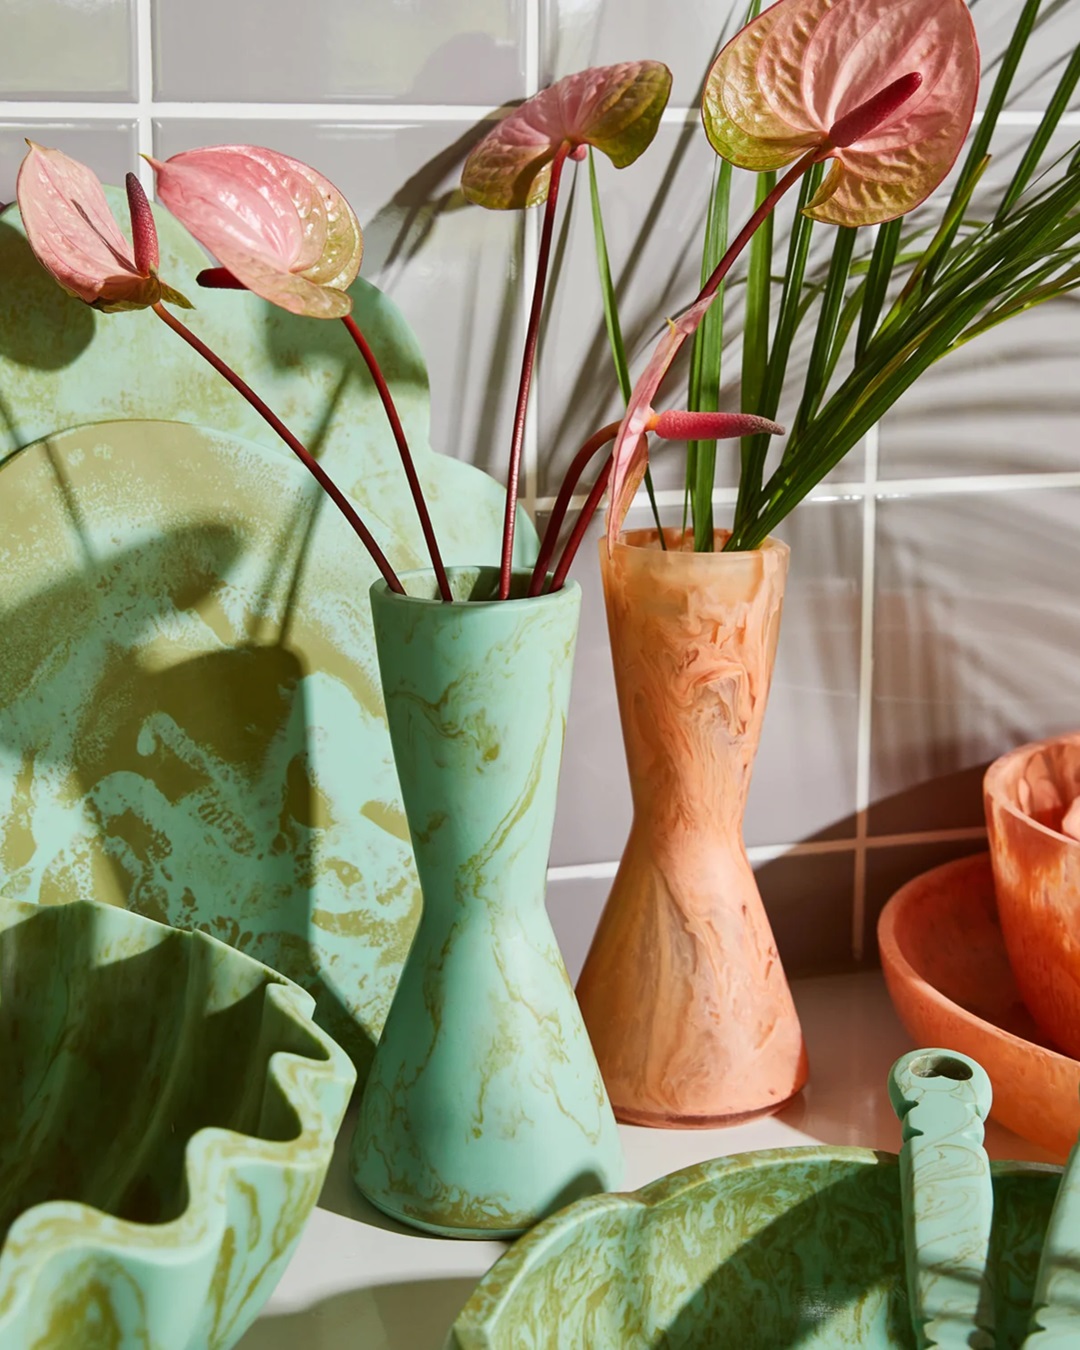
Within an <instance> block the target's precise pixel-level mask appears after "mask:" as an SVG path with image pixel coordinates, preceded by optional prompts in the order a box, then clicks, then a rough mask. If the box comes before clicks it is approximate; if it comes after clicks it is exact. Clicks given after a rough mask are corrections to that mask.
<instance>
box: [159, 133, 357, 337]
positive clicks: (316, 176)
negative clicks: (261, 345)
mask: <svg viewBox="0 0 1080 1350" xmlns="http://www.w3.org/2000/svg"><path fill="white" fill-rule="evenodd" d="M150 163H151V164H152V165H153V167H154V172H155V174H156V175H157V191H158V196H159V197H160V198H161V200H162V201H163V202H164V203H165V205H166V206H167V207H168V208H169V210H170V211H171V212H172V213H173V215H174V216H176V218H177V219H178V220H179V221H181V223H182V224H184V225H185V226H186V227H187V228H188V229H189V230H190V231H191V233H192V234H193V235H194V236H195V238H196V239H198V241H199V243H200V244H202V245H203V247H204V248H206V249H208V250H209V252H210V253H212V254H213V255H214V257H215V258H217V260H218V262H220V263H221V265H222V266H223V267H225V268H226V269H227V270H228V271H229V272H231V273H232V275H233V276H234V277H236V278H237V280H238V281H240V282H242V283H243V285H244V286H246V287H247V289H248V290H250V291H254V292H255V294H256V295H260V296H262V298H263V299H264V300H269V301H270V303H271V304H274V305H280V306H281V308H282V309H287V310H288V311H289V312H290V313H292V314H304V315H307V316H309V317H311V318H318V319H340V318H342V317H343V316H344V315H346V314H348V313H349V312H350V310H351V309H352V300H351V299H350V298H349V296H348V295H347V294H346V291H347V289H348V287H349V286H351V285H352V283H353V281H354V280H355V279H356V274H357V273H358V272H359V270H360V261H361V258H362V257H363V252H364V240H363V235H362V233H361V230H360V224H359V221H358V220H357V219H356V215H355V213H354V212H353V209H352V207H351V206H350V205H349V203H348V202H347V201H346V200H345V198H344V196H343V195H342V194H341V193H340V192H339V191H338V190H337V188H336V187H334V185H333V183H331V182H330V181H329V179H327V178H324V177H323V175H322V174H321V173H318V172H317V171H316V170H315V169H312V168H310V167H309V166H308V165H307V164H304V163H302V162H301V161H300V160H298V159H292V158H291V157H290V156H288V155H282V154H279V153H278V152H277V151H275V150H266V149H264V148H263V147H262V146H257V145H211V146H206V147H204V148H202V149H199V150H185V151H184V152H183V153H181V154H179V155H173V156H172V158H171V159H167V160H165V161H164V162H162V161H159V160H156V159H151V160H150Z"/></svg>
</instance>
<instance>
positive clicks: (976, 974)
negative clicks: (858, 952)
mask: <svg viewBox="0 0 1080 1350" xmlns="http://www.w3.org/2000/svg"><path fill="white" fill-rule="evenodd" d="M878 945H879V947H880V949H881V964H882V967H883V969H884V972H885V982H886V984H887V985H888V987H889V995H890V997H891V998H892V1001H893V1003H894V1005H895V1007H896V1010H897V1012H898V1013H899V1014H900V1020H901V1021H902V1022H903V1023H904V1026H905V1027H906V1028H907V1029H908V1031H909V1032H910V1034H911V1035H912V1036H913V1037H914V1038H915V1040H916V1041H917V1042H918V1043H919V1044H920V1045H934V1046H937V1045H940V1046H944V1047H946V1048H948V1049H952V1050H959V1051H961V1052H962V1053H963V1054H965V1055H970V1056H971V1057H972V1058H973V1059H976V1060H978V1061H979V1063H980V1064H981V1065H982V1066H983V1068H984V1069H985V1070H986V1072H987V1073H988V1074H989V1075H990V1081H991V1083H993V1085H994V1109H993V1112H992V1113H991V1114H992V1115H993V1116H994V1118H995V1119H996V1120H999V1121H1000V1122H1001V1123H1002V1125H1004V1126H1006V1127H1007V1128H1008V1129H1010V1130H1013V1131H1015V1133H1017V1134H1019V1135H1022V1136H1023V1137H1024V1138H1025V1139H1030V1140H1032V1141H1033V1142H1034V1143H1036V1144H1040V1145H1041V1146H1042V1147H1043V1148H1046V1149H1050V1150H1051V1152H1054V1153H1062V1154H1064V1153H1068V1151H1069V1150H1070V1149H1071V1148H1072V1146H1073V1144H1074V1143H1075V1142H1076V1137H1077V1134H1078V1133H1080V1062H1078V1061H1076V1060H1075V1059H1069V1058H1068V1056H1066V1055H1063V1054H1061V1053H1060V1052H1059V1051H1058V1050H1055V1049H1053V1048H1052V1047H1050V1046H1049V1045H1047V1043H1046V1041H1045V1040H1044V1039H1043V1037H1042V1035H1041V1033H1040V1032H1039V1030H1038V1028H1037V1027H1036V1025H1035V1022H1034V1020H1033V1018H1032V1016H1031V1014H1030V1013H1029V1012H1028V1010H1027V1008H1025V1006H1024V1004H1023V1002H1022V1001H1021V999H1020V995H1019V993H1018V991H1017V988H1016V981H1015V980H1014V979H1013V974H1012V970H1011V969H1010V966H1009V960H1008V957H1007V955H1006V953H1005V943H1004V940H1003V938H1002V936H1001V928H1000V926H999V924H998V918H997V909H996V906H995V902H994V877H993V872H992V871H991V867H990V855H989V854H987V853H982V854H979V855H978V856H977V857H974V858H961V859H960V860H959V862H951V863H946V864H945V866H944V867H935V868H934V869H933V871H930V872H924V873H923V875H922V876H919V877H916V878H915V879H914V881H909V882H908V884H907V885H906V886H904V887H902V888H901V889H900V890H899V891H897V893H896V894H895V895H894V896H893V898H892V899H891V900H890V901H889V903H888V904H887V905H886V906H885V908H884V910H882V913H881V918H880V919H879V920H878Z"/></svg>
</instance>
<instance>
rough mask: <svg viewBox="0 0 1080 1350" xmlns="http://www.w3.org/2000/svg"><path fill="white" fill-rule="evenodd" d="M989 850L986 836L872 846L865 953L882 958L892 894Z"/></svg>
mask: <svg viewBox="0 0 1080 1350" xmlns="http://www.w3.org/2000/svg"><path fill="white" fill-rule="evenodd" d="M985 851H986V842H985V840H979V839H972V840H967V841H961V842H955V843H938V844H927V843H915V844H911V845H907V846H905V847H888V848H871V849H868V850H867V853H866V908H865V911H864V913H865V924H864V928H863V957H864V959H865V960H866V961H867V962H872V963H874V964H877V963H878V962H879V961H880V959H881V958H880V957H879V955H878V945H877V925H878V919H879V918H880V917H881V911H882V910H883V909H884V908H885V906H886V905H887V904H888V903H889V901H890V900H891V899H892V897H893V896H894V895H895V894H896V892H897V891H898V890H899V889H900V887H901V886H904V885H906V884H907V883H908V882H909V881H913V880H914V879H915V878H916V877H918V876H921V875H922V874H923V873H924V872H928V871H930V869H931V868H933V867H941V866H942V865H943V864H945V863H947V862H952V861H953V859H954V858H967V857H970V856H971V854H973V853H984V852H985Z"/></svg>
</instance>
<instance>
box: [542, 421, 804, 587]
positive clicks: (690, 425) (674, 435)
mask: <svg viewBox="0 0 1080 1350" xmlns="http://www.w3.org/2000/svg"><path fill="white" fill-rule="evenodd" d="M617 427H618V423H614V422H613V423H612V424H611V426H610V427H605V428H604V429H603V431H601V432H597V434H596V436H594V437H592V438H591V439H590V440H588V441H586V442H585V445H584V446H582V448H581V451H580V452H579V453H578V457H577V458H576V459H575V460H574V463H573V464H572V465H571V466H570V471H569V472H568V473H567V476H566V479H565V480H564V481H563V485H562V488H561V489H560V491H559V497H558V500H557V501H556V504H555V509H554V510H553V511H552V513H551V519H550V520H549V522H548V527H547V530H546V531H545V532H544V542H543V545H542V547H541V550H540V556H539V557H538V558H537V561H536V567H535V569H534V571H533V576H532V582H531V584H530V586H529V594H530V595H539V594H540V591H541V589H542V587H543V580H544V572H545V569H546V567H547V563H548V561H549V560H550V558H551V555H552V553H553V552H554V549H555V543H556V541H557V539H558V536H559V530H560V529H561V527H562V522H563V520H564V519H565V515H566V508H567V506H568V505H569V502H570V494H571V492H572V491H573V487H574V485H575V484H576V482H577V480H578V478H579V477H580V474H581V471H582V469H583V468H584V460H583V456H585V454H586V452H590V454H589V458H591V457H592V455H595V454H596V452H597V451H598V450H599V449H601V448H602V446H603V445H605V444H606V443H607V442H608V441H610V440H612V439H613V436H614V431H613V430H612V428H617ZM650 431H651V432H655V433H656V435H657V436H659V437H660V439H661V440H665V441H696V440H708V441H726V440H738V439H740V438H741V437H743V436H782V435H783V434H784V428H783V427H782V426H779V425H778V424H777V423H776V422H771V421H769V419H768V418H767V417H755V416H754V415H753V414H752V413H724V412H689V411H687V410H685V409H682V408H677V409H676V408H672V409H668V411H667V412H662V413H658V412H656V411H655V410H653V409H651V408H650V409H649V414H648V416H647V417H646V419H645V422H644V427H643V431H642V434H641V436H640V438H639V442H640V444H641V446H642V456H643V457H644V456H645V453H646V451H645V449H644V443H645V439H646V437H645V433H646V432H650ZM600 436H603V437H604V440H603V441H602V442H600V443H599V444H598V443H597V441H598V438H599V437H600ZM612 458H613V457H612V456H611V455H609V456H608V458H607V460H606V461H605V463H604V467H603V468H602V469H601V470H600V473H599V474H598V475H597V478H596V482H595V483H593V485H592V488H591V490H590V492H589V495H588V497H587V498H586V499H585V504H584V506H582V508H581V511H580V512H579V513H578V518H577V520H576V521H575V523H574V528H573V530H571V532H570V537H569V539H568V540H567V541H566V547H565V548H564V549H563V554H562V557H561V558H560V559H559V563H558V566H557V567H556V568H555V571H554V573H553V575H552V578H551V587H550V589H551V590H553V591H557V590H560V589H561V588H562V585H563V583H564V582H565V580H566V575H567V573H568V572H569V570H570V566H571V564H572V563H573V561H574V558H575V556H576V555H577V551H578V549H579V548H580V547H581V541H582V539H584V537H585V531H586V530H587V529H588V527H589V523H590V521H591V520H592V518H593V516H594V515H595V514H596V511H597V508H598V507H599V505H600V503H601V501H602V500H603V496H604V493H605V492H606V491H607V487H608V483H609V481H610V478H611V469H612ZM642 474H644V469H642ZM639 481H640V479H639ZM568 484H569V486H568Z"/></svg>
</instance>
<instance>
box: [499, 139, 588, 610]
mask: <svg viewBox="0 0 1080 1350" xmlns="http://www.w3.org/2000/svg"><path fill="white" fill-rule="evenodd" d="M570 150H571V146H570V143H569V141H564V142H563V143H562V145H560V146H559V148H558V150H556V151H555V158H554V159H553V160H552V161H551V178H550V179H549V181H548V195H547V205H546V206H545V207H544V225H543V228H542V230H541V231H540V251H539V254H538V256H537V260H536V280H535V281H534V283H533V297H532V308H531V310H530V311H529V326H528V328H527V329H526V332H525V351H524V352H523V353H522V357H521V381H520V384H519V385H518V398H517V408H516V410H515V412H514V430H513V435H512V436H511V439H510V471H509V474H508V475H507V480H506V515H505V516H504V518H503V544H502V566H501V569H500V572H499V599H500V600H506V599H509V596H510V572H511V569H512V567H513V559H514V523H515V518H516V514H517V496H518V481H519V479H520V477H521V448H522V446H523V445H524V443H525V413H526V410H527V408H528V406H529V388H530V386H531V384H532V373H533V366H534V365H535V364H536V344H537V342H538V341H539V338H540V315H541V313H542V311H543V308H544V286H545V284H546V282H547V270H548V259H549V257H550V256H551V237H552V234H553V232H554V227H555V203H556V201H557V199H558V196H559V179H560V178H561V177H562V170H563V165H564V164H565V162H566V156H567V155H568V154H569V153H570Z"/></svg>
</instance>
